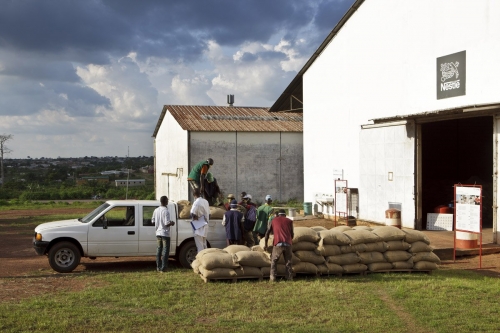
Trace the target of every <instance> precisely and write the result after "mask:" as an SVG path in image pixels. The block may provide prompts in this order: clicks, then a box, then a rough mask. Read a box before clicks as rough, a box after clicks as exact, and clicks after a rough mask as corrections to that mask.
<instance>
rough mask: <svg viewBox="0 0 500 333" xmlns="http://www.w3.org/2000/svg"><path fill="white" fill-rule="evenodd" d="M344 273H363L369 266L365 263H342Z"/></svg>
mask: <svg viewBox="0 0 500 333" xmlns="http://www.w3.org/2000/svg"><path fill="white" fill-rule="evenodd" d="M342 268H343V269H344V273H362V272H365V271H366V270H367V269H368V266H366V265H364V264H348V265H342Z"/></svg>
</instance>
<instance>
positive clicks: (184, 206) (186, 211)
mask: <svg viewBox="0 0 500 333" xmlns="http://www.w3.org/2000/svg"><path fill="white" fill-rule="evenodd" d="M191 207H192V204H191V202H189V201H188V200H180V201H177V209H178V211H177V214H178V217H179V218H180V219H189V218H191ZM225 212H226V210H225V209H224V208H220V207H210V218H211V219H216V220H221V219H222V218H223V217H224V213H225Z"/></svg>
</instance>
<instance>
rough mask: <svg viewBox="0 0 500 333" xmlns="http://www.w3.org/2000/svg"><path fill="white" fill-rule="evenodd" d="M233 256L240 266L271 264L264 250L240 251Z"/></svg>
mask: <svg viewBox="0 0 500 333" xmlns="http://www.w3.org/2000/svg"><path fill="white" fill-rule="evenodd" d="M233 256H234V261H236V262H237V263H238V264H239V265H240V266H250V267H267V266H270V265H271V260H269V257H268V256H267V255H266V254H265V253H264V252H257V251H240V252H237V253H235V254H234V255H233Z"/></svg>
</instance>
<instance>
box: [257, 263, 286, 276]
mask: <svg viewBox="0 0 500 333" xmlns="http://www.w3.org/2000/svg"><path fill="white" fill-rule="evenodd" d="M260 270H261V272H262V276H265V277H268V276H270V275H271V266H269V267H262V268H261V269H260ZM276 275H279V276H285V275H286V266H285V265H282V264H277V265H276Z"/></svg>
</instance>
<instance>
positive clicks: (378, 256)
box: [358, 252, 392, 268]
mask: <svg viewBox="0 0 500 333" xmlns="http://www.w3.org/2000/svg"><path fill="white" fill-rule="evenodd" d="M358 256H359V258H360V260H361V261H360V263H362V264H365V265H368V264H373V263H375V262H387V260H386V259H385V257H384V255H383V254H382V253H381V252H364V253H358ZM391 268H392V266H391Z"/></svg>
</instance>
